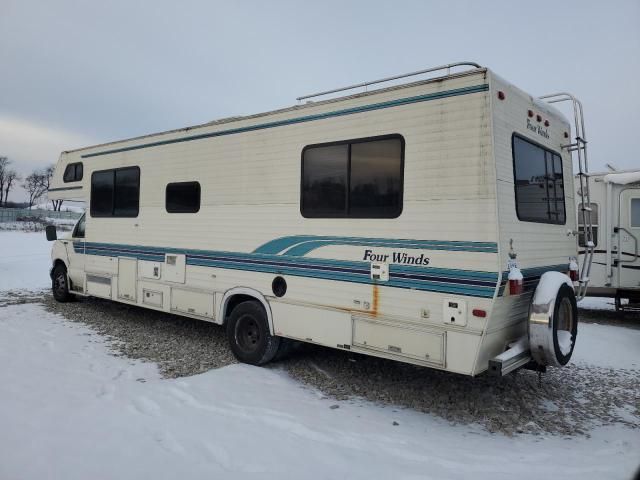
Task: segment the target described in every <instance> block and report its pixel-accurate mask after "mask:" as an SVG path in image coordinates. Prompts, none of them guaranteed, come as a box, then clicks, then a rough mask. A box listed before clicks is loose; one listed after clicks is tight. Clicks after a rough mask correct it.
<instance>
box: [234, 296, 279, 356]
mask: <svg viewBox="0 0 640 480" xmlns="http://www.w3.org/2000/svg"><path fill="white" fill-rule="evenodd" d="M227 338H228V340H229V346H230V347H231V351H232V352H233V355H234V356H235V357H236V358H237V359H238V360H239V361H241V362H242V363H248V364H250V365H264V364H265V363H267V362H269V361H271V360H273V358H274V357H275V355H276V353H278V347H279V346H280V337H276V336H273V335H271V333H270V332H269V323H268V320H267V314H266V312H265V311H264V308H263V307H262V305H261V304H260V303H258V302H256V301H246V302H242V303H240V304H239V305H237V306H236V307H235V308H234V309H233V311H232V312H231V315H230V316H229V320H228V321H227Z"/></svg>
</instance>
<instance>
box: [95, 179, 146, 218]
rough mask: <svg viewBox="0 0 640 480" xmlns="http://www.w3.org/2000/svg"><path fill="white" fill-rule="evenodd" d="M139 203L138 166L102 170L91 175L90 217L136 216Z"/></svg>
mask: <svg viewBox="0 0 640 480" xmlns="http://www.w3.org/2000/svg"><path fill="white" fill-rule="evenodd" d="M139 203H140V169H139V168H138V167H127V168H119V169H114V170H102V171H99V172H93V174H92V175H91V209H90V211H91V216H92V217H137V216H138V210H139Z"/></svg>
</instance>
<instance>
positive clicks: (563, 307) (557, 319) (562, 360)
mask: <svg viewBox="0 0 640 480" xmlns="http://www.w3.org/2000/svg"><path fill="white" fill-rule="evenodd" d="M553 318H554V322H553V348H554V351H555V356H556V361H557V362H558V363H559V364H560V365H566V364H567V363H569V360H570V359H571V355H572V354H573V349H574V347H575V345H576V337H577V336H578V303H577V302H576V295H575V293H574V292H573V289H572V288H571V287H569V286H568V285H562V286H561V287H560V290H558V296H557V297H556V303H555V305H554V307H553ZM561 331H566V332H569V333H570V334H571V347H570V349H569V350H566V349H565V351H563V349H562V348H561V347H560V340H559V332H561Z"/></svg>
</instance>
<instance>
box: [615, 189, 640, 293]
mask: <svg viewBox="0 0 640 480" xmlns="http://www.w3.org/2000/svg"><path fill="white" fill-rule="evenodd" d="M618 225H619V226H620V227H621V228H620V229H619V231H618V242H619V249H618V252H619V254H618V260H619V262H618V279H619V284H618V286H619V287H622V288H624V287H632V288H633V287H639V286H640V257H639V254H640V188H626V189H624V190H623V191H622V192H621V193H620V217H619V223H618Z"/></svg>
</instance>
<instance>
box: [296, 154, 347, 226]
mask: <svg viewBox="0 0 640 480" xmlns="http://www.w3.org/2000/svg"><path fill="white" fill-rule="evenodd" d="M302 162H303V163H302V170H303V172H304V173H303V179H302V211H303V212H304V213H303V214H304V215H305V216H308V217H339V216H344V215H345V214H346V211H347V166H348V162H349V145H334V146H330V147H315V148H309V149H308V150H306V151H305V152H304V155H303V160H302Z"/></svg>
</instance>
